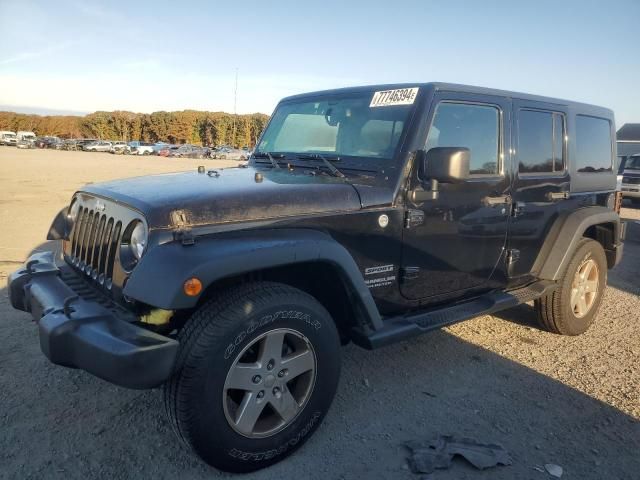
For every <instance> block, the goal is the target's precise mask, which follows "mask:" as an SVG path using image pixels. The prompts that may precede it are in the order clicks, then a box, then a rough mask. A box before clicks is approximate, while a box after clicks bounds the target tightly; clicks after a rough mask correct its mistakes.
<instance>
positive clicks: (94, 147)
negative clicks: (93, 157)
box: [83, 140, 111, 152]
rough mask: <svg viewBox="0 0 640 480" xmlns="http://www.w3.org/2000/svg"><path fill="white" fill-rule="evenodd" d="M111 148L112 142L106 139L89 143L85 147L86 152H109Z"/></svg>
mask: <svg viewBox="0 0 640 480" xmlns="http://www.w3.org/2000/svg"><path fill="white" fill-rule="evenodd" d="M110 149H111V142H107V141H105V140H98V141H97V142H93V143H89V144H88V145H85V146H84V148H83V150H84V151H85V152H108V151H109V150H110Z"/></svg>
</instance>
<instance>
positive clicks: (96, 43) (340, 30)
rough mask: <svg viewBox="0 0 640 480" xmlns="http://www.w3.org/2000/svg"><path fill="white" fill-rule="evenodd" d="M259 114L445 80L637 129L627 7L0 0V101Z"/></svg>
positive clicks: (637, 9)
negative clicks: (593, 110) (307, 96)
mask: <svg viewBox="0 0 640 480" xmlns="http://www.w3.org/2000/svg"><path fill="white" fill-rule="evenodd" d="M236 68H237V69H238V75H239V81H238V101H237V111H238V112H239V113H248V112H256V111H259V112H264V113H271V111H272V109H273V107H274V106H275V104H276V102H277V101H278V99H279V98H281V97H283V96H286V95H290V94H293V93H301V92H304V91H310V90H317V89H323V88H333V87H340V86H350V85H356V84H371V83H385V82H388V83H392V82H423V81H446V82H456V83H466V84H471V85H481V86H487V87H496V88H503V89H508V90H516V91H524V92H527V93H535V94H541V95H548V96H555V97H560V98H568V99H572V100H579V101H584V102H588V103H595V104H598V105H603V106H607V107H610V108H612V109H613V110H614V111H615V113H616V117H617V123H618V125H622V124H623V123H625V122H640V87H639V85H640V0H626V1H625V0H615V1H614V0H612V1H604V0H602V1H592V0H580V1H578V0H570V1H558V0H555V1H547V0H541V1H539V0H531V1H526V2H525V1H522V2H519V1H517V0H510V1H497V0H482V1H472V0H467V1H456V0H442V1H430V0H422V1H404V0H395V1H392V2H379V1H375V0H368V1H348V0H340V1H334V0H320V1H309V2H304V1H302V0H298V1H288V0H282V1H278V0H271V1H265V0H262V1H255V2H254V1H250V0H245V1H238V0H226V1H202V2H189V1H184V0H183V1H181V2H180V1H172V2H164V1H160V0H157V1H153V2H151V1H150V2H142V1H131V0H128V1H106V0H103V1H98V0H96V1H93V0H57V1H55V2H52V1H33V0H0V105H2V106H4V108H6V106H9V105H11V106H22V107H36V108H37V109H42V110H43V111H44V109H60V110H67V111H80V112H90V111H94V110H116V109H123V110H132V111H138V112H151V111H155V110H181V109H186V108H190V109H198V110H225V111H233V104H234V101H233V90H234V76H235V71H236Z"/></svg>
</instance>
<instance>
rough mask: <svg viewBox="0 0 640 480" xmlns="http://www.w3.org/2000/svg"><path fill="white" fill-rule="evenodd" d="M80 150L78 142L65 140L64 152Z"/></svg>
mask: <svg viewBox="0 0 640 480" xmlns="http://www.w3.org/2000/svg"><path fill="white" fill-rule="evenodd" d="M77 149H78V140H75V139H73V138H69V139H67V140H65V141H64V142H63V144H62V150H77Z"/></svg>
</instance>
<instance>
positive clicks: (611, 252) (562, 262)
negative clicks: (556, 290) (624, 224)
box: [532, 207, 621, 280]
mask: <svg viewBox="0 0 640 480" xmlns="http://www.w3.org/2000/svg"><path fill="white" fill-rule="evenodd" d="M620 237H621V222H620V217H619V216H618V214H617V213H616V212H614V211H613V210H610V209H608V208H605V207H585V208H581V209H579V210H576V211H573V212H570V213H568V214H566V215H564V216H561V217H559V218H558V219H556V221H555V223H554V224H553V226H552V227H551V230H550V232H549V234H548V235H547V238H546V240H545V242H544V245H543V246H542V249H541V250H540V252H539V254H538V258H537V259H536V262H535V263H534V266H533V269H532V270H533V273H534V274H536V276H537V277H538V278H540V279H543V280H558V279H559V278H560V277H561V275H562V272H563V271H564V269H565V267H566V265H567V264H568V263H569V262H570V261H571V257H572V256H573V253H574V252H575V249H576V246H577V245H578V243H579V241H580V239H582V238H591V239H593V240H595V241H597V242H598V243H600V245H602V248H603V249H604V251H605V255H606V257H607V266H608V267H609V268H613V267H614V266H615V265H616V263H617V262H618V261H619V256H620V255H619V250H620V249H619V239H620Z"/></svg>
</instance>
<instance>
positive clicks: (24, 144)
mask: <svg viewBox="0 0 640 480" xmlns="http://www.w3.org/2000/svg"><path fill="white" fill-rule="evenodd" d="M16 147H18V148H36V145H35V142H33V141H31V140H25V139H23V140H18V143H17V144H16Z"/></svg>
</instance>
